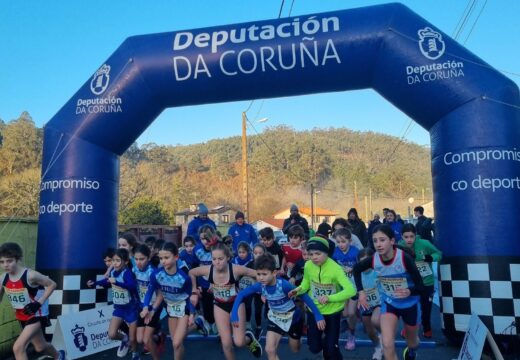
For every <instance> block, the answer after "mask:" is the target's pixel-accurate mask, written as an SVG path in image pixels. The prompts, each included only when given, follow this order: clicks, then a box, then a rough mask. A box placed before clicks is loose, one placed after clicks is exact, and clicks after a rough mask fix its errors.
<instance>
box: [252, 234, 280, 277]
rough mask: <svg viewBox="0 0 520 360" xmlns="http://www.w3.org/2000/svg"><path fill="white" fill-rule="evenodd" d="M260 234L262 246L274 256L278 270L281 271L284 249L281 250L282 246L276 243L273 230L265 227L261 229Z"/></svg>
mask: <svg viewBox="0 0 520 360" xmlns="http://www.w3.org/2000/svg"><path fill="white" fill-rule="evenodd" d="M258 234H259V235H260V239H262V244H263V245H264V246H265V249H266V250H267V252H268V253H270V254H271V255H273V256H274V260H275V261H276V270H280V268H281V266H282V262H283V251H282V248H280V245H278V243H277V242H276V241H274V231H273V229H271V228H270V227H265V228H263V229H261V230H260V231H259V232H258Z"/></svg>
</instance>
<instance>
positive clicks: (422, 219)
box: [413, 206, 434, 243]
mask: <svg viewBox="0 0 520 360" xmlns="http://www.w3.org/2000/svg"><path fill="white" fill-rule="evenodd" d="M413 214H414V215H415V216H416V217H417V222H416V223H415V229H416V230H417V235H419V236H420V237H421V239H424V240H429V241H430V242H432V243H433V232H434V227H433V221H432V219H430V218H429V217H426V216H424V208H423V207H422V206H416V207H415V208H414V209H413Z"/></svg>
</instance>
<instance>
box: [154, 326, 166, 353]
mask: <svg viewBox="0 0 520 360" xmlns="http://www.w3.org/2000/svg"><path fill="white" fill-rule="evenodd" d="M156 344H157V353H158V354H159V356H161V355H162V354H163V353H164V351H165V350H166V334H165V333H164V332H162V331H160V332H159V333H158V334H157V341H156Z"/></svg>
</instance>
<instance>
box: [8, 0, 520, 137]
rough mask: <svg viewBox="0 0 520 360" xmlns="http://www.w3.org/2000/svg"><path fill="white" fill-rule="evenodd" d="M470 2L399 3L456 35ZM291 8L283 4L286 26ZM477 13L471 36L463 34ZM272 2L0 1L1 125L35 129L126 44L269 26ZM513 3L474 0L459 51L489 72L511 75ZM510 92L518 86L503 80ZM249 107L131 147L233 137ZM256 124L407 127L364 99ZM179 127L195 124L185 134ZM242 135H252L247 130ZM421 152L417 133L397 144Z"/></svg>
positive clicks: (519, 6) (393, 130)
mask: <svg viewBox="0 0 520 360" xmlns="http://www.w3.org/2000/svg"><path fill="white" fill-rule="evenodd" d="M469 2H471V1H470V0H468V1H467V0H415V1H403V3H404V4H405V5H407V6H408V7H410V8H411V9H412V10H413V11H415V12H416V13H418V14H419V15H421V16H422V17H424V18H426V19H427V20H428V21H430V22H431V23H433V24H434V25H436V26H437V27H439V28H440V29H441V30H443V31H444V32H445V33H447V34H450V35H454V32H455V29H456V27H457V24H458V23H459V20H460V19H461V17H462V15H463V13H464V10H465V9H466V6H467V5H468V3H469ZM291 3H292V0H286V1H285V7H284V10H283V13H282V16H283V17H286V16H287V15H288V13H289V8H290V6H291ZM382 3H385V1H369V0H364V1H361V0H358V1H354V0H349V1H346V0H343V1H339V0H337V1H327V0H320V1H318V0H314V1H311V0H295V1H294V5H293V9H292V13H291V15H292V16H297V15H304V14H311V13H317V12H323V11H334V10H343V9H349V8H355V7H361V6H369V5H375V4H382ZM485 3H486V5H485V8H484V11H483V12H482V14H481V16H480V18H479V19H478V22H477V23H476V25H475V27H474V29H473V31H471V33H470V30H471V28H472V25H473V23H474V21H475V20H476V18H477V17H478V14H479V11H480V9H481V7H482V6H483V5H484V4H485ZM280 4H281V0H277V1H274V0H273V1H271V0H263V1H246V0H240V1H239V0H233V1H229V0H219V1H200V0H190V1H186V0H183V1H181V0H177V1H174V0H154V1H131V0H124V1H123V0H110V1H106V0H104V1H101V0H89V1H70V0H59V1H58V0H56V1H39V0H24V1H12V0H0V39H1V44H2V45H1V46H0V119H3V120H4V121H10V120H12V119H15V118H17V117H18V116H19V115H20V113H21V112H23V111H28V112H29V113H30V114H31V115H32V117H33V119H34V121H35V122H36V124H37V126H40V127H41V126H43V125H44V124H45V123H46V122H47V121H49V120H50V119H51V118H52V116H54V114H55V113H56V112H57V111H58V110H59V109H60V107H61V106H63V104H65V102H66V101H67V100H68V99H69V98H70V97H71V96H72V95H73V94H74V93H75V92H76V91H77V90H78V89H79V87H80V86H81V85H82V84H83V83H84V82H85V81H86V80H87V79H88V78H90V77H91V76H92V74H93V73H94V72H95V71H96V70H97V69H98V67H99V66H100V65H101V64H103V62H104V61H105V59H107V58H108V57H109V56H110V54H111V53H112V52H114V51H115V50H116V49H117V47H118V46H119V45H120V44H121V43H122V42H123V41H124V39H125V38H127V37H129V36H132V35H139V34H149V33H157V32H169V31H175V30H184V29H194V28H199V27H207V26H217V25H224V24H232V23H241V22H247V21H254V20H265V19H272V18H276V17H278V12H279V9H280ZM518 14H520V1H518V0H489V1H487V2H486V0H477V2H476V5H475V10H474V11H473V13H472V15H471V17H470V18H469V19H468V23H467V24H466V26H465V28H464V31H463V32H462V34H461V35H460V37H459V38H458V40H459V42H461V43H464V42H465V41H466V38H467V37H468V35H469V37H468V38H467V41H466V43H465V46H466V47H467V48H468V49H469V50H470V51H472V52H473V53H475V54H477V55H478V56H479V57H481V58H482V59H484V60H485V61H487V62H488V63H489V64H491V65H492V66H494V67H495V68H497V69H501V70H507V71H510V72H513V73H516V74H519V73H520V61H519V58H520V56H519V53H520V50H519V47H518V45H515V44H518V39H519V38H520V21H519V19H518ZM506 75H507V76H509V77H510V78H511V79H512V80H514V81H515V82H516V83H517V84H520V77H519V76H517V75H511V74H506ZM248 106H249V102H234V103H226V104H214V105H213V104H212V105H203V106H190V107H182V108H174V109H167V110H165V111H164V112H163V113H162V114H161V115H160V116H159V117H158V118H157V119H156V120H155V122H154V123H153V124H152V125H151V126H150V127H149V128H148V129H147V130H146V131H145V132H144V133H143V134H142V135H141V137H140V138H139V139H138V143H139V144H144V143H151V142H154V143H157V144H173V145H175V144H191V143H199V142H204V141H207V140H210V139H215V138H225V137H229V136H237V135H240V134H241V113H242V111H244V110H245V109H246V108H247V107H248ZM248 115H249V118H250V119H251V120H255V119H260V118H263V117H268V118H269V121H268V122H266V123H263V124H257V125H256V127H257V129H258V130H259V131H262V129H264V128H265V127H266V126H278V125H288V126H291V127H293V128H295V129H297V130H304V129H312V128H313V127H342V126H344V127H347V128H350V129H353V130H359V131H365V130H372V131H376V132H381V133H385V134H389V135H395V136H401V135H402V134H403V132H404V130H405V128H406V127H407V125H408V124H409V121H410V119H409V118H408V117H407V116H406V115H405V114H403V113H401V112H400V111H399V110H398V109H396V108H394V107H393V105H391V104H390V103H388V102H387V101H386V100H384V99H383V98H381V97H380V96H379V95H378V94H376V93H375V92H373V91H372V90H364V91H356V92H348V93H347V92H340V93H328V94H319V95H308V96H300V97H286V98H279V99H269V100H265V101H261V100H257V101H255V102H254V103H253V105H252V107H251V110H250V111H249V112H248ZM187 124H199V125H200V126H193V125H188V126H187ZM249 133H250V134H251V133H253V132H252V130H250V131H249ZM405 139H406V140H408V141H413V142H416V143H418V144H421V145H429V143H430V139H429V135H428V133H427V132H426V131H425V130H424V129H422V128H421V127H420V126H419V125H416V124H415V123H414V125H413V126H412V127H411V130H410V132H409V133H408V134H407V136H406V137H405Z"/></svg>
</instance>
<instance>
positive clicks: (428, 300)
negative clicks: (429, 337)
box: [421, 285, 434, 331]
mask: <svg viewBox="0 0 520 360" xmlns="http://www.w3.org/2000/svg"><path fill="white" fill-rule="evenodd" d="M424 288H425V291H424V292H423V294H422V295H421V321H422V326H423V331H430V330H431V329H432V323H431V314H432V303H433V292H434V289H433V285H428V286H425V287H424Z"/></svg>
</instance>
